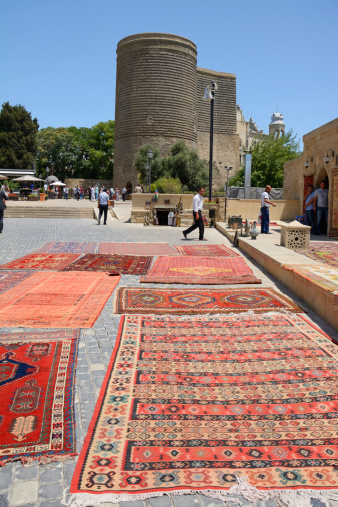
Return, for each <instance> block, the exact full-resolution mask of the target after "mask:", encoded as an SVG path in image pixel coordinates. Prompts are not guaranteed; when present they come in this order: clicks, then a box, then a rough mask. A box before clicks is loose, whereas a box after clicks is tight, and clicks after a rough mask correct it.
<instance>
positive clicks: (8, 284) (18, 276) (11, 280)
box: [0, 271, 33, 294]
mask: <svg viewBox="0 0 338 507" xmlns="http://www.w3.org/2000/svg"><path fill="white" fill-rule="evenodd" d="M32 274H33V272H32V271H0V294H2V292H6V290H9V289H12V287H15V286H16V285H18V284H19V283H21V282H22V281H23V280H25V278H28V277H29V276H32Z"/></svg>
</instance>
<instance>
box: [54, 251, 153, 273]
mask: <svg viewBox="0 0 338 507" xmlns="http://www.w3.org/2000/svg"><path fill="white" fill-rule="evenodd" d="M152 259H153V258H152V257H144V256H135V255H109V254H85V255H83V256H82V257H81V258H80V259H78V260H77V261H75V262H73V263H72V264H70V265H69V266H67V267H66V268H65V269H64V271H105V272H107V273H109V272H113V273H114V272H116V273H120V274H124V275H144V274H146V273H148V271H149V268H150V265H151V262H152Z"/></svg>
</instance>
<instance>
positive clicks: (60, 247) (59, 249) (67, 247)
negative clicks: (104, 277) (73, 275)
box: [37, 241, 99, 254]
mask: <svg viewBox="0 0 338 507" xmlns="http://www.w3.org/2000/svg"><path fill="white" fill-rule="evenodd" d="M98 247H99V243H92V242H91V243H84V242H81V243H79V242H70V241H67V242H65V241H48V242H47V243H45V244H44V245H42V247H41V248H39V250H37V252H43V253H47V252H48V253H74V254H75V253H77V254H83V253H97V250H98Z"/></svg>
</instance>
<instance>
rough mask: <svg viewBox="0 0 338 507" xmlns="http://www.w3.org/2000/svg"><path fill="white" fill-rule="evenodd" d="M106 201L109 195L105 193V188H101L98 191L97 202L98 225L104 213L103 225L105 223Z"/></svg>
mask: <svg viewBox="0 0 338 507" xmlns="http://www.w3.org/2000/svg"><path fill="white" fill-rule="evenodd" d="M108 201H109V195H108V193H107V189H106V188H103V189H102V190H101V192H100V195H99V202H98V207H99V210H100V212H99V224H98V225H100V222H101V217H102V215H104V220H103V225H107V213H108Z"/></svg>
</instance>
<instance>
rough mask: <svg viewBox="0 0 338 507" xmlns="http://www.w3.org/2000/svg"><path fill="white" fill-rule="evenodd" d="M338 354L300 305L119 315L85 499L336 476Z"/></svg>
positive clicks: (306, 485)
mask: <svg viewBox="0 0 338 507" xmlns="http://www.w3.org/2000/svg"><path fill="white" fill-rule="evenodd" d="M337 354H338V349H337V347H336V345H334V344H333V343H332V341H331V340H330V338H329V337H327V336H326V335H325V334H324V333H323V332H322V331H320V330H319V329H318V328H317V327H316V326H314V325H312V324H311V323H310V322H308V321H307V319H306V318H305V317H303V316H302V315H296V314H289V315H282V314H280V315H251V316H247V315H245V316H243V315H242V316H241V315H236V316H218V317H215V316H212V317H206V316H204V317H203V316H194V317H192V318H189V317H177V316H175V317H163V316H144V315H143V316H141V315H140V316H135V315H134V316H129V315H127V316H123V317H121V321H120V327H119V332H118V337H117V340H116V344H115V348H114V352H113V355H112V358H111V361H110V364H109V367H108V371H107V374H106V376H105V379H104V382H103V385H102V388H101V391H100V395H99V399H98V401H97V404H96V407H95V411H94V415H93V418H92V421H91V423H90V425H89V430H88V433H87V436H86V438H85V442H84V445H83V448H82V451H81V454H80V457H79V460H78V462H77V465H76V469H75V473H74V476H73V481H72V485H71V493H73V494H75V497H74V501H75V505H83V506H85V505H93V504H94V503H95V504H96V503H97V501H98V497H99V496H101V495H102V500H101V501H103V502H118V501H119V499H123V500H124V501H125V500H128V499H132V498H134V499H139V500H145V499H147V498H149V497H152V496H157V495H159V494H165V493H166V492H175V491H178V492H184V491H185V492H189V491H200V492H205V494H207V495H208V494H213V495H216V496H218V495H219V496H220V497H221V498H223V497H224V493H225V492H226V491H227V490H229V488H231V487H232V486H233V485H235V484H237V480H241V479H242V478H243V479H244V478H245V480H247V481H248V482H249V483H250V484H251V485H252V486H254V487H256V488H258V489H264V490H277V493H278V490H289V491H290V490H302V489H303V490H304V489H305V490H307V489H316V488H318V489H326V488H327V489H333V488H337V479H338V470H337V459H338V442H337V431H336V425H337V419H338V396H337V377H338V355H337ZM237 478H238V479H237ZM247 491H248V490H247ZM267 493H269V492H268V491H267ZM77 495H78V496H77ZM103 495H104V496H103ZM93 499H94V500H95V501H94V500H93ZM292 505H296V504H295V503H292ZM302 505H307V504H305V503H304V502H303V503H302Z"/></svg>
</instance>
